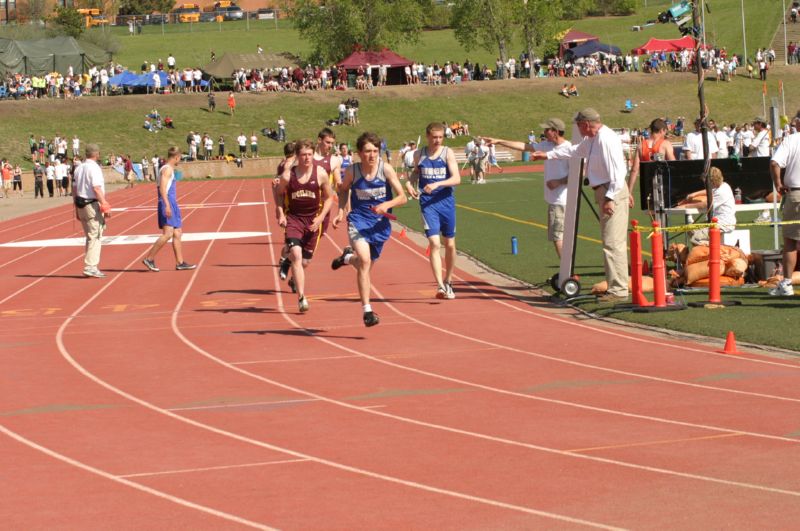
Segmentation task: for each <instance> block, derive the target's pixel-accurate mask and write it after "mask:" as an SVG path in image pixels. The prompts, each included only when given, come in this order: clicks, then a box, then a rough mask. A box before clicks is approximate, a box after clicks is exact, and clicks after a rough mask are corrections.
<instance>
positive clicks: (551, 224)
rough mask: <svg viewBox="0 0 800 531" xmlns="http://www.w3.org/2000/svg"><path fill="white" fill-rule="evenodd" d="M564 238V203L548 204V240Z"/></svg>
mask: <svg viewBox="0 0 800 531" xmlns="http://www.w3.org/2000/svg"><path fill="white" fill-rule="evenodd" d="M563 239H564V205H548V206H547V241H549V242H557V241H561V240H563Z"/></svg>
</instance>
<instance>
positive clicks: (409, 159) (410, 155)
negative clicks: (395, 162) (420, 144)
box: [403, 149, 417, 168]
mask: <svg viewBox="0 0 800 531" xmlns="http://www.w3.org/2000/svg"><path fill="white" fill-rule="evenodd" d="M416 152H417V150H416V149H409V150H406V152H405V154H404V155H403V164H404V165H405V167H406V168H413V167H414V153H416Z"/></svg>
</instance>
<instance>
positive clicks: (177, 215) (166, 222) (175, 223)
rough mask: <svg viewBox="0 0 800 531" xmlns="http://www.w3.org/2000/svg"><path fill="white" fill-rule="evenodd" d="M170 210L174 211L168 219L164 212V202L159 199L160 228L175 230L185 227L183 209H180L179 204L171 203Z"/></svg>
mask: <svg viewBox="0 0 800 531" xmlns="http://www.w3.org/2000/svg"><path fill="white" fill-rule="evenodd" d="M169 206H170V209H171V210H172V215H171V216H170V217H167V216H166V214H165V213H164V211H165V210H166V209H165V208H164V202H163V201H161V200H160V199H159V201H158V228H159V229H163V228H164V227H172V228H174V229H180V228H181V227H182V226H183V220H182V219H181V209H180V208H178V203H177V202H175V201H170V202H169Z"/></svg>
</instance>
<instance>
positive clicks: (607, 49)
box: [564, 41, 622, 57]
mask: <svg viewBox="0 0 800 531" xmlns="http://www.w3.org/2000/svg"><path fill="white" fill-rule="evenodd" d="M564 53H565V54H571V55H572V56H573V57H587V56H589V55H592V54H595V53H604V54H613V55H620V54H621V53H622V52H621V51H620V49H619V48H617V47H616V46H611V45H610V44H603V43H602V42H600V41H589V42H587V43H586V44H581V45H580V46H576V47H574V48H570V49H569V50H567V51H566V52H564Z"/></svg>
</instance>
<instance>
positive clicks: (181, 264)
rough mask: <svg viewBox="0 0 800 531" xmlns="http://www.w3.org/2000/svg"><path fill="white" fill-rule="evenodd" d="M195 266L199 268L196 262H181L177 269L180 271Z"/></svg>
mask: <svg viewBox="0 0 800 531" xmlns="http://www.w3.org/2000/svg"><path fill="white" fill-rule="evenodd" d="M195 268H197V265H196V264H187V263H186V262H181V263H180V264H178V265H176V266H175V269H177V270H178V271H190V270H192V269H195Z"/></svg>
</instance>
